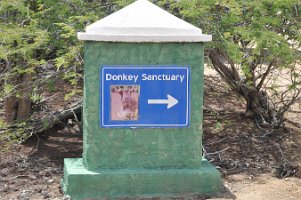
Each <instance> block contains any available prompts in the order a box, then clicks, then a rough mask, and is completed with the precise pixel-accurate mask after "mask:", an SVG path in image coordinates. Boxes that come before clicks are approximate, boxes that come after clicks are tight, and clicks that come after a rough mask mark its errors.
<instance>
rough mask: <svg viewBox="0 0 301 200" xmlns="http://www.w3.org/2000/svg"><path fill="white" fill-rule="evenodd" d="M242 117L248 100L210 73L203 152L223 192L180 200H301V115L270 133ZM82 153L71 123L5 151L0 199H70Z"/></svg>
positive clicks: (0, 165) (0, 156)
mask: <svg viewBox="0 0 301 200" xmlns="http://www.w3.org/2000/svg"><path fill="white" fill-rule="evenodd" d="M59 98H60V97H58V96H57V97H56V102H59V101H60V99H59ZM61 98H63V97H61ZM54 104H55V102H54ZM300 104H301V102H298V103H297V105H298V106H299V105H300ZM243 113H244V102H243V101H242V100H241V99H240V98H238V97H236V96H235V95H234V94H233V93H232V92H230V91H229V90H228V88H227V87H226V85H225V84H224V83H223V82H222V81H220V79H219V78H218V77H216V76H215V75H212V74H211V73H207V75H206V77H205V107H204V124H203V130H204V135H203V137H204V139H203V145H204V146H203V148H204V149H203V150H204V156H205V157H206V158H207V159H208V160H209V161H210V162H211V163H212V164H214V165H215V166H216V167H217V168H218V169H219V171H220V172H221V173H222V176H223V190H222V191H221V193H220V194H218V195H217V196H215V197H211V198H209V197H208V198H205V197H190V198H184V197H183V198H179V199H215V200H224V199H241V200H251V199H252V200H254V199H255V200H257V199H258V200H282V199H283V200H284V199H285V200H298V199H301V179H300V177H301V173H300V166H301V164H300V163H301V154H300V152H301V128H300V127H301V121H300V117H301V116H300V114H297V115H296V114H292V115H288V117H289V118H290V121H292V122H293V123H291V122H288V123H286V127H285V128H282V129H279V130H276V131H274V132H272V133H270V132H265V131H264V130H261V129H259V128H258V127H257V126H256V125H254V123H253V122H252V121H251V120H250V119H248V118H247V117H245V116H244V114H243ZM299 125H300V126H299ZM81 153H82V135H81V133H80V130H79V127H78V126H77V125H76V124H75V123H74V122H73V121H71V120H68V121H66V122H64V124H62V126H57V127H54V128H53V129H51V130H49V131H47V132H46V133H44V134H43V135H40V136H34V137H32V138H31V139H29V140H28V141H27V142H25V143H24V144H20V145H15V146H14V147H13V148H12V149H11V150H10V151H7V152H1V154H0V199H1V200H2V199H3V200H9V199H11V200H15V199H18V200H39V199H51V200H55V199H56V200H62V199H66V198H64V197H63V194H62V192H61V188H60V180H61V178H62V177H63V159H64V158H73V157H74V158H76V157H81ZM156 199H158V198H156Z"/></svg>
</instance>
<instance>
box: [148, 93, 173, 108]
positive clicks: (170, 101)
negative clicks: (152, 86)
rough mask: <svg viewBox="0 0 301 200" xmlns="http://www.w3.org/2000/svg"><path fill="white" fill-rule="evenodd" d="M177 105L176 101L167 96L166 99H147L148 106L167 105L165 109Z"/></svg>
mask: <svg viewBox="0 0 301 200" xmlns="http://www.w3.org/2000/svg"><path fill="white" fill-rule="evenodd" d="M177 103H178V99H176V98H174V97H172V96H170V95H169V94H167V99H149V100H148V104H167V109H169V108H172V107H173V106H175V105H176V104H177Z"/></svg>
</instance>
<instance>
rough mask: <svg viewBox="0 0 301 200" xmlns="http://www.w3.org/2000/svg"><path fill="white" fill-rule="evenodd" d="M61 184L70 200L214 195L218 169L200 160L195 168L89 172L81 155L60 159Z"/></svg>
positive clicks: (219, 184) (216, 191)
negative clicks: (61, 167) (62, 166)
mask: <svg viewBox="0 0 301 200" xmlns="http://www.w3.org/2000/svg"><path fill="white" fill-rule="evenodd" d="M62 187H63V191H64V193H65V195H68V196H70V197H71V198H72V199H74V200H81V199H104V198H109V199H112V198H122V197H133V198H135V197H178V196H183V195H185V194H189V195H209V196H210V195H214V194H216V193H218V192H219V191H220V188H221V177H220V173H219V172H218V170H217V169H216V168H215V167H214V166H212V165H211V164H210V163H209V162H208V161H207V160H205V159H203V161H202V167H201V168H199V169H164V170H161V169H118V170H113V169H112V170H110V169H100V170H97V171H89V170H87V169H85V167H84V166H83V160H82V158H67V159H65V161H64V178H63V181H62Z"/></svg>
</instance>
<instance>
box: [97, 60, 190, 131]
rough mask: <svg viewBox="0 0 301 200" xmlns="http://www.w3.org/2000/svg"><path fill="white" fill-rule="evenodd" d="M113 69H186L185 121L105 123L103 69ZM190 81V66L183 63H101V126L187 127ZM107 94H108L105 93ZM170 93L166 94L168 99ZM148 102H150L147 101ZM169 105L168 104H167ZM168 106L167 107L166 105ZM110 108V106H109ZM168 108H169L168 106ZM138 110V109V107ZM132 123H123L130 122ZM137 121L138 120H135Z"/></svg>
mask: <svg viewBox="0 0 301 200" xmlns="http://www.w3.org/2000/svg"><path fill="white" fill-rule="evenodd" d="M109 69H111V70H112V69H114V70H119V69H121V70H125V69H129V70H133V69H134V70H143V69H146V70H160V69H163V70H185V71H186V81H185V84H186V113H185V123H166V124H155V123H145V124H144V123H135V122H136V120H135V121H134V120H129V121H120V123H118V124H106V123H105V121H106V120H105V106H107V105H105V100H104V99H105V88H104V87H105V80H104V79H105V78H104V75H105V73H104V71H105V70H109ZM190 82H191V68H190V66H185V65H101V66H100V96H99V99H100V104H99V105H100V107H99V121H100V127H101V128H187V127H189V125H190V118H191V116H190V113H191V109H190V108H191V102H190V95H191V94H190ZM107 95H108V94H107ZM170 96H171V95H169V94H167V97H168V99H169V98H170ZM149 104H150V103H149ZM167 106H169V105H167ZM167 108H168V107H167ZM109 109H110V108H109ZM109 109H107V110H109ZM168 109H169V108H168ZM139 110H140V109H139ZM130 121H132V122H133V123H124V124H122V122H130ZM137 121H139V120H137Z"/></svg>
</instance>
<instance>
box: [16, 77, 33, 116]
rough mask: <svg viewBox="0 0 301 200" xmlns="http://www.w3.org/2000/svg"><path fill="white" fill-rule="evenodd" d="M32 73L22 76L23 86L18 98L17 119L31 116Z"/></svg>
mask: <svg viewBox="0 0 301 200" xmlns="http://www.w3.org/2000/svg"><path fill="white" fill-rule="evenodd" d="M31 81H32V75H31V74H24V75H23V76H22V87H21V88H20V93H21V97H20V98H19V100H18V114H17V120H19V121H25V120H27V119H28V118H29V116H30V111H31V99H30V96H31V87H30V84H31Z"/></svg>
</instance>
